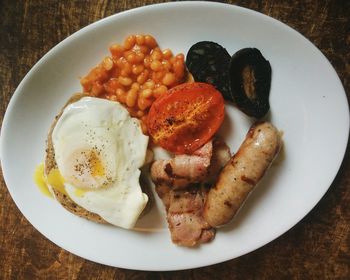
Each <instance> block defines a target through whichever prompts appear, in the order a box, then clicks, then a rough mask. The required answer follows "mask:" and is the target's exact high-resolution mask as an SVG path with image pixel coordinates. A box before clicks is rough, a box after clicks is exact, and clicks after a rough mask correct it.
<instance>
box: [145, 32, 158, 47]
mask: <svg viewBox="0 0 350 280" xmlns="http://www.w3.org/2000/svg"><path fill="white" fill-rule="evenodd" d="M145 45H146V46H147V47H150V48H152V49H153V48H155V47H156V46H157V45H158V44H157V41H156V40H155V39H154V38H153V37H152V36H151V35H146V36H145Z"/></svg>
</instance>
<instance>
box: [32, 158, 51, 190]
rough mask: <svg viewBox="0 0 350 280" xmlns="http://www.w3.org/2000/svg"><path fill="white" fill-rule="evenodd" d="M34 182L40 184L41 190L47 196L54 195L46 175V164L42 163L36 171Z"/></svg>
mask: <svg viewBox="0 0 350 280" xmlns="http://www.w3.org/2000/svg"><path fill="white" fill-rule="evenodd" d="M34 182H35V184H36V185H37V186H38V188H39V190H40V191H41V192H42V193H43V194H44V195H46V196H48V197H52V194H51V193H50V191H49V188H48V186H47V183H46V178H45V175H44V164H43V163H40V164H39V165H38V166H37V167H36V168H35V171H34Z"/></svg>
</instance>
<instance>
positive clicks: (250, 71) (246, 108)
mask: <svg viewBox="0 0 350 280" xmlns="http://www.w3.org/2000/svg"><path fill="white" fill-rule="evenodd" d="M229 71H230V79H231V80H230V88H231V92H232V96H233V100H234V102H235V104H236V105H237V107H238V108H240V110H242V111H243V112H244V113H246V114H247V115H248V116H251V117H255V118H258V119H259V118H262V117H263V116H265V115H266V114H267V112H268V111H269V109H270V104H269V94H270V87H271V66H270V63H269V62H268V61H267V60H266V59H265V58H264V57H263V55H262V54H261V52H260V51H259V50H258V49H256V48H245V49H241V50H239V51H238V52H236V53H235V54H234V55H233V56H232V59H231V62H230V70H229Z"/></svg>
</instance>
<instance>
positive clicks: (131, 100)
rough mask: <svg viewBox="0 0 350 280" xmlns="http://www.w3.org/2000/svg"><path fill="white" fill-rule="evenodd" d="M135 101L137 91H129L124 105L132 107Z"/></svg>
mask: <svg viewBox="0 0 350 280" xmlns="http://www.w3.org/2000/svg"><path fill="white" fill-rule="evenodd" d="M136 100H137V90H136V89H133V88H132V89H130V90H129V91H128V93H127V95H126V105H128V107H130V108H131V107H134V106H135V104H136Z"/></svg>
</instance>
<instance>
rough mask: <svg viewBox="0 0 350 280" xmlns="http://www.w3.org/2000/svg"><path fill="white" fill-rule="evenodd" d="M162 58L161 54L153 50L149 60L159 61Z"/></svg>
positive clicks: (157, 50)
mask: <svg viewBox="0 0 350 280" xmlns="http://www.w3.org/2000/svg"><path fill="white" fill-rule="evenodd" d="M162 58H163V54H162V52H161V51H160V50H159V49H154V50H153V51H152V52H151V59H152V60H161V59H162Z"/></svg>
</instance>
